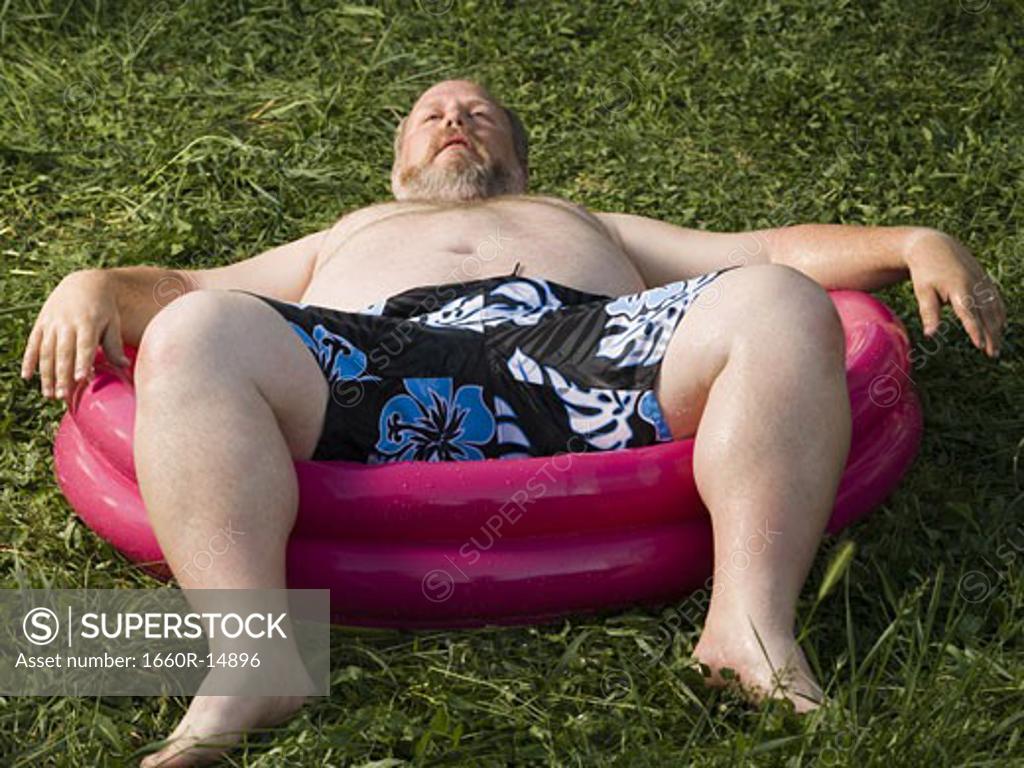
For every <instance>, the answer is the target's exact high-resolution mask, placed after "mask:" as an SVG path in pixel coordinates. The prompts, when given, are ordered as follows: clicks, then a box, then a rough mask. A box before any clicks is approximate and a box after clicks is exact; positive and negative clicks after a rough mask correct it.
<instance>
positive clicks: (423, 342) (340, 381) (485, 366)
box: [241, 267, 726, 464]
mask: <svg viewBox="0 0 1024 768" xmlns="http://www.w3.org/2000/svg"><path fill="white" fill-rule="evenodd" d="M516 271H518V267H517V270H516ZM724 271H726V270H719V271H716V272H710V273H708V274H705V275H701V276H699V277H695V278H691V279H688V280H682V281H679V282H675V283H669V284H668V285H664V286H660V287H657V288H650V289H648V290H645V291H641V292H639V293H634V294H630V295H626V296H618V297H613V296H604V295H601V294H594V293H587V292H584V291H580V290H576V289H574V288H570V287H568V286H565V285H562V284H560V283H556V282H552V281H550V280H543V279H538V278H530V277H522V276H517V275H516V273H515V272H513V274H511V275H508V276H500V277H490V278H483V279H478V280H469V281H464V282H451V283H444V284H441V285H432V286H424V287H417V288H411V289H409V290H407V291H403V292H401V293H399V294H396V295H394V296H391V297H389V298H387V299H384V300H381V301H379V302H377V303H375V304H372V305H371V306H369V307H367V308H365V309H363V310H361V311H359V312H352V311H340V310H336V309H329V308H327V307H321V306H316V305H312V304H302V303H297V302H288V301H281V300H278V299H273V298H269V297H266V296H260V295H259V294H253V293H251V292H249V291H241V292H242V293H250V294H251V295H253V296H257V298H260V299H262V300H263V301H265V302H266V303H267V304H269V305H270V306H271V307H273V308H274V309H275V310H277V312H278V313H280V315H281V316H282V317H283V318H284V319H285V320H286V321H287V322H288V323H289V325H290V326H291V328H292V329H293V330H294V331H295V333H296V334H297V335H298V337H299V338H300V339H301V340H302V342H303V343H304V344H305V345H306V347H308V348H309V350H310V352H311V353H312V354H313V356H314V357H315V358H316V361H317V363H318V364H319V366H320V370H321V371H323V375H324V377H325V379H326V380H327V384H328V386H329V389H330V397H329V398H328V402H327V411H326V414H325V416H324V424H323V431H322V433H321V435H320V438H319V441H318V443H317V446H316V450H315V452H314V454H313V456H312V459H313V460H316V461H323V460H332V459H343V460H347V461H357V462H365V463H369V464H379V463H384V462H393V461H467V460H478V459H491V458H497V459H507V458H522V457H528V456H549V455H555V454H559V453H565V452H572V453H578V452H581V451H608V450H615V449H619V448H632V447H638V446H645V445H652V444H654V443H659V442H665V441H668V440H671V439H672V435H671V433H670V432H669V428H668V424H667V422H666V421H665V418H664V415H663V414H662V410H661V407H660V406H659V403H658V401H657V399H656V398H655V395H654V390H653V387H654V382H655V378H656V376H657V373H658V370H659V368H660V366H661V361H662V358H663V357H664V354H665V349H666V347H667V346H668V342H669V339H670V338H671V336H672V333H673V331H674V330H675V328H676V326H677V324H678V323H679V321H680V319H681V318H682V317H683V315H684V314H685V312H686V311H687V308H688V307H689V306H690V305H691V304H692V303H693V302H694V301H695V300H696V298H697V296H698V295H699V294H700V293H701V292H702V291H704V290H705V289H707V287H708V286H709V285H711V283H712V282H713V281H714V280H715V278H716V277H718V276H719V275H720V274H722V272H724Z"/></svg>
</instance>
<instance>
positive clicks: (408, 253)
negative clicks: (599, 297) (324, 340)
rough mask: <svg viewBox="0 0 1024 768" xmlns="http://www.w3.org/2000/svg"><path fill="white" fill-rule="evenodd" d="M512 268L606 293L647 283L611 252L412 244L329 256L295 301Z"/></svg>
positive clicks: (326, 302)
mask: <svg viewBox="0 0 1024 768" xmlns="http://www.w3.org/2000/svg"><path fill="white" fill-rule="evenodd" d="M513 273H515V274H517V275H518V276H520V277H534V278H540V279H544V280H549V281H552V282H556V283H560V284H562V285H566V286H568V287H570V288H576V289H577V290H581V291H587V292H588V293H597V294H604V295H608V296H623V295H625V294H629V293H636V292H638V291H642V290H644V289H645V288H647V286H646V285H644V282H643V279H642V278H641V276H640V273H639V272H638V271H637V269H636V267H635V266H633V264H632V262H631V261H629V258H628V257H627V256H626V255H625V254H617V253H613V252H601V253H596V254H595V253H591V254H586V255H582V254H578V253H577V254H569V255H568V256H565V257H557V256H556V255H554V254H537V255H533V256H531V255H530V254H529V253H526V252H524V251H523V249H516V250H515V252H512V251H511V250H508V252H507V253H506V252H501V250H500V249H499V248H497V247H495V249H494V250H493V251H488V250H487V249H486V248H485V247H480V248H478V249H476V250H474V251H471V252H468V253H456V252H444V253H430V254H424V253H422V252H417V251H416V249H415V248H410V249H407V250H404V251H403V250H402V249H400V248H396V249H394V251H393V252H392V253H391V254H389V255H388V256H386V257H385V256H378V257H376V258H374V257H372V256H371V257H366V256H363V257H361V258H359V259H355V258H339V257H335V258H332V259H331V261H330V262H329V263H327V264H325V265H324V266H322V268H321V269H319V270H318V272H317V273H316V275H314V277H313V279H312V281H311V282H310V284H309V286H308V287H307V289H306V292H305V294H304V295H303V297H302V299H301V301H302V302H303V303H306V304H314V305H318V306H323V307H330V308H332V309H340V310H346V311H358V310H361V309H364V308H365V307H367V306H369V305H370V304H373V303H374V302H377V301H379V300H381V299H383V298H386V297H388V296H393V295H395V294H398V293H401V292H402V291H406V290H409V289H410V288H417V287H422V286H430V285H442V284H445V283H465V282H469V281H471V280H479V279H482V278H487V277H498V276H501V275H512V274H513Z"/></svg>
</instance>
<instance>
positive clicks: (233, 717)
mask: <svg viewBox="0 0 1024 768" xmlns="http://www.w3.org/2000/svg"><path fill="white" fill-rule="evenodd" d="M305 700H306V699H305V697H304V696H277V697H270V696H196V697H195V698H194V699H192V703H191V704H190V705H189V708H188V712H186V713H185V716H184V717H183V718H181V722H179V723H178V727H177V728H175V729H174V732H173V733H171V735H170V736H169V737H168V738H169V740H170V743H169V744H168V745H167V746H166V747H164V748H163V749H161V750H160V751H159V752H155V753H153V754H152V755H148V756H147V757H146V759H144V760H143V761H142V768H156V766H160V768H179V767H180V766H193V765H206V764H208V763H211V762H213V761H215V760H216V759H217V758H219V757H220V756H221V755H223V754H224V753H225V752H228V751H229V750H230V749H231V748H232V747H234V746H235V745H236V744H237V743H238V742H239V741H240V740H241V738H242V736H243V735H244V734H245V733H248V732H249V731H252V730H255V729H257V728H264V727H269V726H272V725H277V724H279V723H282V722H284V721H285V720H287V719H288V718H290V717H291V716H292V715H294V714H295V713H296V712H297V711H298V710H299V708H300V707H302V704H303V703H304V702H305Z"/></svg>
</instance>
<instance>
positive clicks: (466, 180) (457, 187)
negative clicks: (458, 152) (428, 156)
mask: <svg viewBox="0 0 1024 768" xmlns="http://www.w3.org/2000/svg"><path fill="white" fill-rule="evenodd" d="M402 181H403V184H402V187H403V188H402V190H401V193H400V194H399V195H396V198H397V199H399V200H437V201H444V202H466V201H469V200H479V199H482V198H486V197H494V196H496V195H508V194H516V193H519V192H521V191H522V189H521V185H520V184H518V183H517V180H516V179H515V178H514V177H513V176H512V174H510V173H509V172H508V171H507V170H506V169H505V167H504V166H497V167H489V166H484V165H480V164H478V163H458V164H451V165H447V166H444V167H441V168H436V167H432V166H428V167H426V168H416V169H414V170H413V171H412V172H410V173H409V174H408V176H407V177H405V178H404V179H403V180H402Z"/></svg>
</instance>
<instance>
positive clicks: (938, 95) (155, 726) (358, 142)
mask: <svg viewBox="0 0 1024 768" xmlns="http://www.w3.org/2000/svg"><path fill="white" fill-rule="evenodd" d="M451 75H468V76H472V77H477V78H481V79H483V80H484V81H485V82H487V83H489V84H490V85H491V86H492V87H493V89H494V90H495V91H496V92H497V93H498V94H499V95H500V96H502V97H503V98H505V99H506V100H507V101H508V102H509V103H510V104H511V105H513V106H514V107H516V108H517V109H518V110H519V112H520V114H521V115H522V117H523V119H524V121H525V123H526V124H527V126H528V127H529V128H530V132H531V140H532V167H533V171H534V174H533V185H534V189H535V190H536V191H543V192H547V193H553V194H558V195H562V196H565V197H568V198H572V199H574V200H577V201H579V202H581V203H583V204H585V205H587V206H589V207H592V208H595V209H604V210H623V211H633V212H638V213H644V214H647V215H651V216H658V217H663V218H665V219H668V220H670V221H674V222H677V223H681V224H685V225H690V226H698V227H705V228H710V229H720V230H730V229H737V230H738V229H750V228H755V227H763V226H779V225H783V224H785V223H789V222H796V221H817V222H846V223H865V224H906V223H919V224H926V225H929V226H934V227H938V228H941V229H943V230H945V231H947V232H950V233H952V234H954V235H956V236H957V237H959V238H960V239H961V240H962V241H963V242H965V243H966V244H967V245H968V246H969V247H971V248H972V249H973V250H974V251H975V253H976V254H977V255H978V257H979V259H980V260H981V261H982V262H983V263H984V265H985V266H986V267H987V268H988V269H989V270H990V272H991V273H992V274H993V276H994V277H995V278H997V279H998V280H999V282H1000V283H1001V285H1002V287H1003V290H1004V292H1005V296H1006V299H1007V305H1008V308H1009V312H1010V328H1009V331H1008V336H1007V340H1006V343H1005V345H1004V349H1003V355H1002V357H1001V358H1000V359H999V360H998V361H996V362H993V361H989V360H987V359H985V358H984V357H983V356H982V355H981V354H979V353H978V352H977V351H976V350H974V349H973V348H972V347H971V346H970V344H969V342H968V340H967V339H966V336H965V334H964V333H963V332H962V331H961V330H960V329H959V328H957V327H954V326H953V325H950V326H949V328H948V329H947V330H946V332H945V333H943V334H941V335H940V337H939V338H938V340H936V341H925V340H924V339H923V337H922V335H921V329H920V323H919V322H918V320H917V318H916V315H915V303H914V300H913V295H912V293H911V292H910V290H909V287H908V286H906V285H904V286H900V287H897V288H893V289H890V290H888V291H886V292H885V293H884V298H885V299H886V300H887V301H888V302H889V303H890V304H891V305H892V306H893V307H894V308H895V309H896V310H897V311H898V312H899V313H900V315H901V316H902V317H903V318H904V319H905V321H906V323H907V325H908V327H909V329H910V332H911V334H912V338H913V341H914V344H915V348H916V349H917V354H918V355H919V357H920V361H919V365H918V370H917V372H916V374H915V375H916V379H917V381H918V384H919V385H920V388H921V391H922V394H923V398H924V402H925V409H926V432H925V438H924V445H923V448H922V452H921V455H920V457H919V460H918V461H917V463H916V465H915V466H914V467H913V469H912V470H911V472H910V474H909V475H908V477H907V478H906V480H905V482H904V483H903V485H902V486H901V487H900V488H899V490H898V491H897V492H896V493H895V494H894V495H893V496H892V497H891V498H890V499H889V500H888V501H887V502H886V503H885V504H884V505H883V506H882V507H881V508H880V509H879V510H878V511H877V512H876V513H875V514H874V515H873V516H871V517H870V518H868V519H867V520H866V521H865V522H862V523H860V524H859V525H857V526H856V527H855V528H853V529H852V530H850V531H848V532H846V533H845V534H844V535H843V536H842V539H841V541H839V542H837V541H829V542H826V544H825V546H824V548H823V551H822V553H821V555H820V556H819V558H818V560H817V562H816V565H815V569H814V571H813V573H812V576H811V578H810V580H809V582H808V585H807V587H806V589H805V594H804V599H803V601H802V603H801V615H802V616H803V617H804V618H805V619H808V618H809V619H810V621H809V622H808V624H807V627H806V629H807V646H808V649H809V651H810V652H811V654H812V656H813V658H814V659H815V663H816V664H817V665H818V666H819V668H820V671H821V675H822V679H823V681H824V682H825V684H826V686H827V688H828V690H829V693H830V694H831V695H832V696H833V697H834V699H835V706H833V707H830V708H828V709H827V710H825V711H822V712H820V713H818V714H815V715H812V716H808V717H804V718H797V717H795V716H794V715H792V714H791V713H790V712H788V711H787V709H786V708H785V707H784V706H781V705H768V706H765V707H762V708H757V709H755V708H749V707H747V706H744V705H742V704H741V703H740V702H739V701H738V700H737V699H736V698H735V697H733V696H732V695H730V694H727V693H718V692H710V691H706V690H705V689H704V688H703V686H702V684H701V681H700V679H699V675H698V674H697V672H696V671H695V670H694V669H693V668H692V664H691V662H690V661H689V656H688V654H689V652H690V651H691V650H692V647H693V644H694V643H695V641H696V637H697V634H698V630H699V625H698V624H696V623H694V621H692V620H690V619H687V620H685V621H683V622H682V626H681V627H680V629H679V631H677V632H673V633H671V636H670V637H669V639H667V640H666V633H665V632H664V631H663V629H664V627H665V621H666V619H670V618H671V617H672V616H673V615H685V616H688V617H690V616H696V617H699V616H700V610H699V608H700V606H694V605H692V604H690V602H689V601H683V602H681V603H679V604H677V605H672V606H665V607H664V610H657V609H644V608H636V609H633V610H629V611H626V612H619V613H609V614H607V615H603V616H597V617H569V618H567V619H565V620H564V621H563V622H558V623H554V624H551V625H547V626H541V627H529V628H518V629H504V630H498V629H484V630H479V631H471V632H470V631H462V632H429V633H416V634H413V633H396V632H384V631H382V632H373V631H367V630H358V631H356V630H350V629H338V630H337V632H336V633H335V637H334V641H333V654H332V656H333V677H332V690H333V694H332V696H331V698H330V700H327V701H321V702H320V703H317V704H316V705H314V706H311V707H309V708H307V709H306V710H305V711H304V712H303V713H302V715H301V716H300V717H298V718H297V719H296V720H295V721H293V722H292V723H290V724H288V725H286V726H284V727H282V728H280V729H277V730H276V731H275V732H274V734H273V736H272V737H262V738H257V739H254V740H253V741H252V742H251V743H250V744H249V746H248V747H247V748H246V749H245V750H244V751H242V752H239V753H236V754H235V755H234V756H233V757H232V760H233V761H234V764H239V765H254V766H255V765H295V764H299V765H301V764H324V765H339V766H340V765H352V766H364V767H369V766H377V768H384V767H385V766H399V765H407V764H408V765H417V764H423V765H473V766H491V765H505V764H514V765H570V766H571V765H580V766H595V765H659V766H660V765H698V766H711V765H714V766H719V765H721V766H735V765H758V766H760V765H778V766H803V765H814V766H826V767H827V766H838V765H856V766H869V765H870V766H874V765H885V766H891V765H900V766H902V765H912V766H916V765H922V766H925V765H926V766H945V765H956V766H983V765H992V766H1005V765H1024V744H1022V743H1021V741H1022V740H1021V735H1022V734H1021V732H1022V729H1024V713H1022V704H1024V635H1022V616H1024V613H1022V605H1024V576H1022V563H1024V558H1022V557H1021V555H1024V528H1022V523H1021V520H1022V516H1021V511H1022V507H1024V505H1022V479H1024V475H1022V472H1021V466H1020V460H1021V453H1022V450H1024V419H1022V415H1021V405H1022V402H1024V378H1022V376H1021V373H1022V371H1021V355H1020V353H1021V347H1020V342H1019V340H1018V336H1019V333H1020V321H1019V311H1020V309H1021V308H1022V300H1024V290H1022V288H1021V283H1022V280H1021V278H1022V277H1024V235H1022V234H1021V232H1020V229H1019V224H1020V221H1021V214H1022V209H1021V200H1022V199H1024V198H1022V192H1024V184H1022V178H1024V130H1022V128H1024V98H1022V96H1024V94H1022V91H1021V88H1020V84H1021V83H1022V82H1024V12H1022V10H1021V6H1020V5H1019V4H1017V3H1015V2H1013V0H961V1H960V2H959V3H958V2H955V1H954V0H935V1H934V2H930V1H928V0H913V1H911V2H896V0H890V1H889V2H881V1H875V2H864V3H854V2H847V1H846V0H835V1H833V2H825V1H824V0H810V1H808V2H794V1H792V0H753V1H752V2H740V0H702V1H701V2H697V3H690V4H681V6H680V9H679V10H678V11H676V12H670V11H669V10H667V9H666V8H664V7H662V5H661V4H644V3H639V2H634V3H629V2H604V3H591V4H588V6H587V7H586V8H584V9H581V8H580V7H578V6H577V4H570V3H552V4H547V3H545V4H541V3H527V4H524V5H521V6H517V5H515V4H511V3H509V4H499V3H493V2H473V1H472V0H454V3H451V2H448V0H431V1H430V2H427V1H426V0H424V2H423V3H421V4H418V5H417V4H413V3H405V4H396V3H391V2H389V3H385V4H383V5H380V6H360V5H355V4H351V5H347V4H337V3H331V2H326V1H325V2H312V1H311V0H310V1H302V2H300V1H299V0H293V1H292V2H285V0H264V1H263V2H261V3H241V2H228V3H216V2H212V1H200V0H189V1H188V2H184V3H181V4H178V3H173V4H172V3H164V4H152V3H145V2H107V3H103V2H100V0H96V2H72V1H71V0H63V1H62V2H43V1H42V0H26V1H24V2H19V0H5V1H4V2H0V254H2V255H0V259H2V262H0V263H2V269H0V285H2V295H3V300H4V303H3V307H2V308H0V339H2V345H0V350H2V351H0V362H2V365H0V405H2V407H0V440H2V442H0V504H2V514H0V583H2V586H4V587H22V586H25V587H27V586H31V587H45V586H52V587H85V586H91V587H129V586H154V585H155V584H156V582H154V581H152V580H151V579H149V577H147V576H145V575H143V574H142V573H140V572H139V571H137V570H136V569H134V568H133V567H132V566H131V565H129V564H128V563H126V561H125V560H124V559H123V558H121V557H120V556H119V555H118V554H117V553H116V552H115V551H114V550H113V549H111V548H110V547H109V546H108V545H106V544H105V543H103V542H102V541H101V540H99V539H98V538H97V537H96V536H95V535H93V534H92V533H91V532H90V531H89V530H88V529H86V528H85V527H84V525H83V524H81V523H80V522H79V521H78V520H77V519H76V518H75V516H74V514H73V512H72V510H71V509H70V508H69V506H68V505H67V503H66V502H65V501H64V500H63V498H62V496H61V495H60V493H59V492H58V490H57V488H56V486H55V483H54V480H53V474H52V463H51V462H52V459H51V453H50V449H51V438H52V433H53V430H54V428H55V426H56V423H57V420H58V419H59V417H60V415H61V413H62V410H63V406H62V405H60V404H56V403H52V402H47V401H44V400H43V399H42V398H41V396H40V394H39V392H38V386H37V384H36V382H33V384H32V386H26V385H25V384H23V383H22V382H21V380H20V379H19V378H18V363H19V360H20V355H21V351H22V348H23V344H24V339H25V337H26V336H27V333H28V331H29V329H30V327H31V323H32V320H33V319H34V317H35V313H36V311H37V310H38V308H39V306H40V305H41V303H42V301H43V300H44V299H45V298H46V296H47V295H48V294H49V292H50V291H51V290H52V289H53V288H54V287H55V286H56V284H57V283H58V282H59V281H60V279H61V278H62V276H64V275H66V274H67V273H69V272H71V271H73V270H75V269H80V268H83V267H98V266H115V265H127V264H135V263H147V264H162V265H167V266H175V267H188V266H198V265H213V264H221V263H226V262H228V261H231V260H236V259H240V258H243V257H246V256H249V255H252V254H255V253H257V252H259V251H261V250H263V249H266V248H267V247H270V246H271V245H274V244H277V243H281V242H284V241H287V240H291V239H294V238H296V237H298V236H300V235H303V234H306V233H308V232H310V231H313V230H314V229H317V228H320V227H322V226H325V225H326V224H327V223H329V222H331V221H332V220H333V219H335V218H336V217H337V216H338V215H339V214H340V213H341V212H344V211H346V210H350V209H352V208H355V207H357V206H361V205H365V204H367V203H370V202H371V201H375V200H379V199H382V198H384V197H386V196H387V195H388V186H387V179H388V174H387V172H388V169H389V167H390V147H391V136H392V130H393V126H394V124H395V123H396V121H397V118H398V116H399V115H400V114H401V113H402V112H403V111H404V110H405V109H407V108H408V106H409V105H410V104H411V102H412V100H413V98H414V96H415V94H416V93H417V92H418V91H419V90H420V89H421V88H422V87H424V86H426V85H428V84H430V83H431V82H433V81H435V80H437V79H441V78H443V77H446V76H451ZM946 318H947V319H950V318H951V315H949V314H948V313H947V315H946ZM844 541H853V542H855V544H856V550H855V552H854V556H853V558H852V561H851V564H850V567H849V568H848V569H847V570H846V571H845V572H843V573H842V574H841V576H840V578H839V580H838V582H837V583H836V585H835V588H834V589H833V590H831V592H830V593H829V594H828V595H826V596H825V597H824V598H823V599H822V600H821V601H820V602H818V601H817V600H816V598H817V594H818V590H819V587H820V586H821V584H822V580H823V578H824V575H825V572H826V568H827V566H828V564H829V562H830V560H831V558H832V557H833V555H834V554H835V552H836V546H837V544H839V543H841V542H844ZM184 705H185V701H184V700H180V699H155V698H135V699H127V698H92V699H61V698H53V699H37V698H19V697H11V698H2V699H0V764H3V765H10V766H27V765H32V766H37V765H58V766H83V765H120V764H122V763H125V762H130V761H131V759H132V756H133V755H134V754H135V753H136V751H137V750H139V749H140V748H142V747H144V746H145V745H146V744H147V743H150V742H152V741H154V740H156V739H159V738H161V737H162V736H164V735H165V734H166V733H167V732H169V731H170V729H171V728H172V727H173V725H174V723H175V722H176V720H177V718H178V717H179V716H180V715H181V713H182V712H183V707H184Z"/></svg>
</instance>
